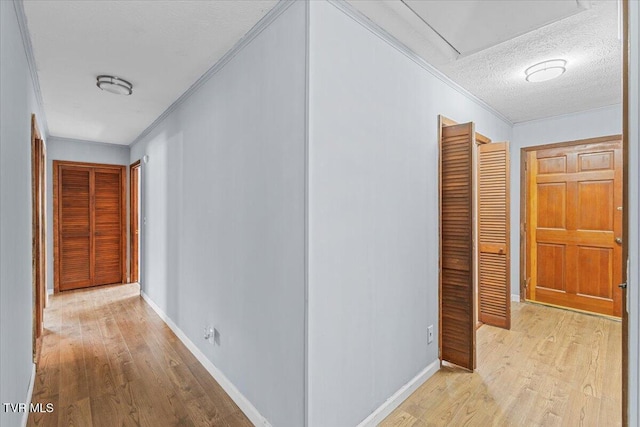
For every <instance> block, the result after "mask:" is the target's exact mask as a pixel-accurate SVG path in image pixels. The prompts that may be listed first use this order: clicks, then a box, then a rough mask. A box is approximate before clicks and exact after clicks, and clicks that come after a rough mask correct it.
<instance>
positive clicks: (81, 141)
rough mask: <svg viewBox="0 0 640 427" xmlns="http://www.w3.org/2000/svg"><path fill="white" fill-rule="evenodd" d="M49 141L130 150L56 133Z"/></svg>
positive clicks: (114, 144)
mask: <svg viewBox="0 0 640 427" xmlns="http://www.w3.org/2000/svg"><path fill="white" fill-rule="evenodd" d="M0 1H1V0H0ZM47 142H48V143H51V142H61V143H70V144H83V145H86V144H91V145H99V146H102V147H109V148H122V149H126V150H129V145H127V144H116V143H111V142H102V141H89V140H86V139H76V138H66V137H63V136H55V135H49V138H48V140H47Z"/></svg>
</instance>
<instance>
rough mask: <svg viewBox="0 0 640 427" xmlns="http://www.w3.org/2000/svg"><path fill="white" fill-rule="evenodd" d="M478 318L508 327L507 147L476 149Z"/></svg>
mask: <svg viewBox="0 0 640 427" xmlns="http://www.w3.org/2000/svg"><path fill="white" fill-rule="evenodd" d="M477 199H478V299H479V301H478V302H479V304H478V305H479V314H478V318H479V320H480V321H481V322H482V323H485V324H487V325H492V326H498V327H501V328H506V329H509V328H510V327H511V299H510V294H511V291H510V280H509V277H510V276H509V262H510V251H509V144H508V143H506V142H494V143H492V144H484V145H480V146H478V195H477Z"/></svg>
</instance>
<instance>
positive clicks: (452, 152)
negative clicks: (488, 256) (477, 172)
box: [439, 123, 476, 370]
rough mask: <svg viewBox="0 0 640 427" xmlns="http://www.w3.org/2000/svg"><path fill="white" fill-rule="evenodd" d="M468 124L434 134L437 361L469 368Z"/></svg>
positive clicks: (472, 333)
mask: <svg viewBox="0 0 640 427" xmlns="http://www.w3.org/2000/svg"><path fill="white" fill-rule="evenodd" d="M474 146H475V142H474V126H473V123H465V124H461V125H455V126H444V127H442V129H441V138H440V215H439V218H440V245H439V246H440V351H441V359H442V360H444V361H447V362H451V363H455V364H456V365H458V366H461V367H464V368H466V369H470V370H473V368H474V365H475V350H474V347H475V326H476V321H475V299H474V297H475V295H474V282H473V280H474V262H473V241H472V231H473V223H472V221H473V188H474V179H473V152H472V149H473V148H474Z"/></svg>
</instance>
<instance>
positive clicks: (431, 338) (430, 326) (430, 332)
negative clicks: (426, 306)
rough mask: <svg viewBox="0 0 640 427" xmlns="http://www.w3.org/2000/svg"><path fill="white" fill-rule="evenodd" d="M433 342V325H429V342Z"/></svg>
mask: <svg viewBox="0 0 640 427" xmlns="http://www.w3.org/2000/svg"><path fill="white" fill-rule="evenodd" d="M432 342H433V325H429V327H428V328H427V344H431V343H432Z"/></svg>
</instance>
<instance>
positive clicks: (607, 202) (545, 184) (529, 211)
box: [520, 135, 623, 319]
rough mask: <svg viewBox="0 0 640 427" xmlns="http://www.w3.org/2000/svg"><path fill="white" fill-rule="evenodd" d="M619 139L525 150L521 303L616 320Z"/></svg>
mask: <svg viewBox="0 0 640 427" xmlns="http://www.w3.org/2000/svg"><path fill="white" fill-rule="evenodd" d="M622 157H623V153H622V137H621V135H613V136H608V137H601V138H592V139H587V140H579V141H570V142H564V143H558V144H549V145H544V146H535V147H527V148H523V149H522V152H521V159H522V162H523V166H524V167H523V168H521V185H522V188H521V193H520V194H521V196H522V201H521V205H522V207H523V209H522V211H521V218H520V225H521V230H524V233H523V235H522V240H523V243H522V249H523V250H522V251H521V265H523V266H524V268H523V270H522V271H521V281H520V283H521V286H522V288H521V292H520V294H521V295H525V296H526V300H527V301H532V302H537V303H542V304H547V305H554V306H559V307H563V308H569V309H573V310H579V311H586V312H590V313H598V314H602V315H606V316H612V317H615V318H617V319H619V318H620V317H621V316H622V289H620V288H619V287H618V284H620V283H622V265H623V262H622V235H623V227H622V220H623V217H622V214H623V212H622V210H623V201H622V197H623V194H622V187H623V186H622V176H623V175H622V174H623V165H622Z"/></svg>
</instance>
